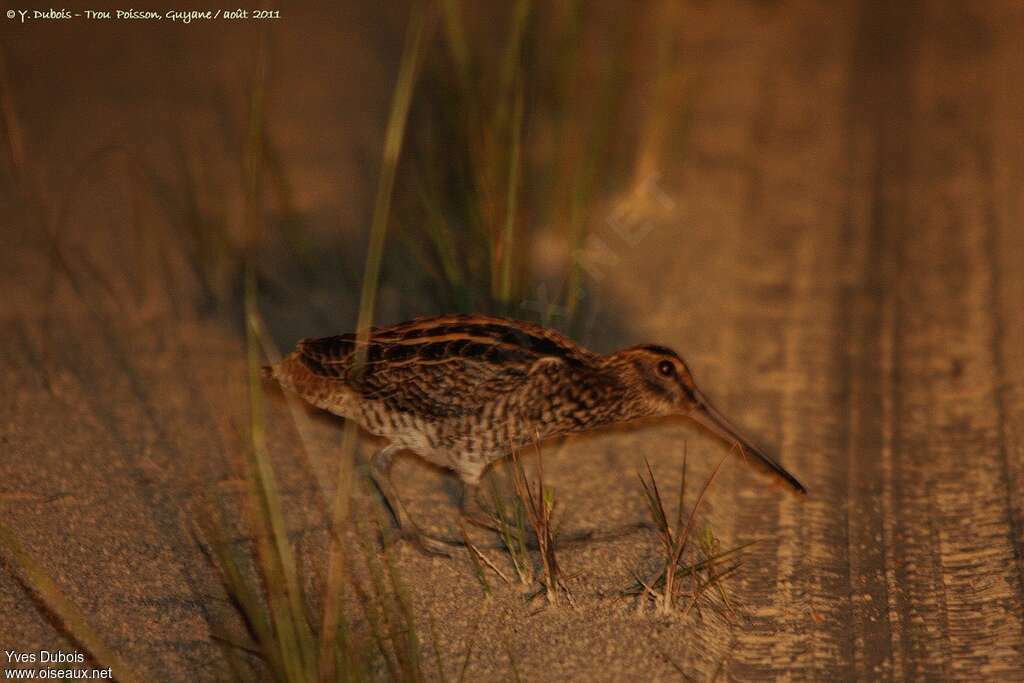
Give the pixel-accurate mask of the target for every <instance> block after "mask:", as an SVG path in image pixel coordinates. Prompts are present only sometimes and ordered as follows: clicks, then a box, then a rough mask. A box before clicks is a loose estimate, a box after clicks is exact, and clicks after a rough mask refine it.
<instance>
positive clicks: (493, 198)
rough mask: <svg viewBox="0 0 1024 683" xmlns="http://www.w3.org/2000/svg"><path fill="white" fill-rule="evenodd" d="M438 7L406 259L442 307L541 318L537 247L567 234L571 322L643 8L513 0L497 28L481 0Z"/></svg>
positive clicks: (407, 203)
mask: <svg viewBox="0 0 1024 683" xmlns="http://www.w3.org/2000/svg"><path fill="white" fill-rule="evenodd" d="M440 4H441V8H442V15H443V22H442V24H443V40H444V45H443V46H441V47H442V48H443V50H435V51H433V52H431V53H429V54H428V55H427V56H426V59H425V67H424V68H425V73H424V80H425V82H426V85H427V87H425V88H424V89H423V90H421V91H420V93H419V95H418V96H417V98H416V100H415V101H414V103H413V117H414V118H415V120H416V121H417V123H418V125H417V126H415V128H414V129H413V134H412V137H411V140H410V146H411V154H410V156H409V158H408V159H407V160H406V162H405V163H403V169H402V175H401V177H400V185H399V189H400V196H401V201H400V206H399V213H398V216H399V220H400V221H401V223H402V226H403V230H402V234H403V238H404V239H403V242H402V247H403V249H404V253H405V258H407V259H409V260H410V261H412V262H413V263H414V264H415V265H416V266H417V269H418V270H419V271H420V272H421V273H422V275H421V276H422V277H423V279H424V280H426V281H430V282H431V284H432V285H434V291H435V292H436V304H437V306H438V307H439V308H442V309H452V308H454V309H457V310H464V311H470V312H491V313H499V314H506V315H514V316H516V317H523V318H531V317H537V316H538V312H537V311H536V310H535V308H534V307H535V305H536V303H537V302H535V301H533V300H534V299H537V288H538V286H539V285H540V284H541V282H542V278H544V277H550V275H551V274H550V273H544V272H541V271H540V270H538V268H537V267H536V265H535V263H534V258H533V257H534V255H535V254H534V248H533V244H534V243H535V242H536V239H537V238H538V237H539V236H540V235H542V234H545V233H550V234H555V235H560V236H561V239H562V240H563V245H564V252H565V254H566V259H567V260H566V262H565V263H564V264H563V265H562V267H561V278H562V279H561V283H560V284H558V285H556V290H557V291H556V292H555V296H554V301H553V304H554V306H555V307H557V308H559V309H561V310H562V312H563V316H562V319H561V320H560V321H559V323H560V324H562V325H564V326H565V327H567V328H569V327H572V323H573V321H574V320H576V319H577V318H578V314H579V311H580V308H579V305H580V302H581V300H582V299H583V288H584V284H585V283H584V277H583V271H582V267H581V264H580V260H579V259H580V254H581V253H582V249H583V243H584V241H585V239H586V236H587V226H588V224H589V223H590V222H591V219H592V211H593V208H594V206H595V205H596V203H597V202H596V198H597V196H598V193H599V191H600V190H601V189H603V188H607V187H609V186H610V185H611V184H612V183H613V181H614V176H615V175H616V174H615V171H616V168H615V163H616V159H615V149H614V147H615V145H614V144H613V143H614V141H615V136H614V131H615V130H616V127H617V126H618V124H619V121H620V118H621V113H622V110H623V109H624V105H625V101H626V99H627V95H626V93H625V92H624V88H623V85H624V64H625V60H626V55H625V54H623V51H622V48H623V47H625V46H626V45H627V42H628V41H627V36H628V29H627V27H628V26H629V24H630V23H631V18H632V14H633V13H630V16H621V17H619V19H621V22H610V23H609V22H601V21H600V18H599V17H598V16H597V15H598V13H597V12H585V11H584V4H583V3H582V2H579V1H577V0H571V1H569V2H565V3H535V2H531V1H530V0H517V1H516V2H514V3H510V4H509V5H508V6H507V7H505V8H504V9H503V11H504V12H506V16H505V20H504V21H503V22H499V23H498V24H497V26H498V28H497V29H496V30H494V26H495V24H494V23H493V22H492V24H491V25H490V26H486V27H485V26H483V25H482V24H483V21H484V20H483V18H482V17H481V16H480V12H479V11H474V10H478V9H479V8H478V7H477V6H475V5H473V4H472V3H463V2H461V0H442V2H441V3H440ZM470 24H471V25H472V28H469V27H468V25H470ZM584 28H586V29H589V32H590V33H594V32H597V33H599V34H600V36H601V38H602V40H601V41H600V42H601V43H602V48H597V47H595V45H593V44H590V43H588V42H587V41H586V40H585V37H586V35H587V32H586V31H584ZM495 33H497V34H498V35H497V38H498V41H497V45H495V44H494V38H495V35H494V34H495ZM595 64H596V68H595ZM584 84H585V85H584ZM524 304H525V305H524Z"/></svg>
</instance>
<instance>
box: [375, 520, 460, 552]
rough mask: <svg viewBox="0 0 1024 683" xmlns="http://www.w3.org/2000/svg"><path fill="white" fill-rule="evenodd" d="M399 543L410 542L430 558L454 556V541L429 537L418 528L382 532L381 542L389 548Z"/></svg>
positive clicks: (393, 529) (392, 529)
mask: <svg viewBox="0 0 1024 683" xmlns="http://www.w3.org/2000/svg"><path fill="white" fill-rule="evenodd" d="M398 541H408V542H409V543H411V544H412V545H413V547H414V548H416V549H417V550H419V551H420V552H421V553H423V554H424V555H427V556H430V557H448V558H450V557H451V556H452V545H454V543H453V542H452V541H447V540H442V539H438V538H434V537H432V536H428V535H427V534H425V533H424V532H423V530H422V529H420V528H418V527H411V528H410V527H402V528H397V529H396V528H391V529H387V530H385V531H382V532H381V542H382V543H383V544H384V547H385V548H389V547H391V546H392V545H394V544H395V543H397V542H398Z"/></svg>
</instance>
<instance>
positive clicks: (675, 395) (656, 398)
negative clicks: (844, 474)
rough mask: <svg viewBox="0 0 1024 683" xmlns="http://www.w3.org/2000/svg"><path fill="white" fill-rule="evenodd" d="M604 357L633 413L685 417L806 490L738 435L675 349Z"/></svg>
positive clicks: (650, 348) (628, 351)
mask: <svg viewBox="0 0 1024 683" xmlns="http://www.w3.org/2000/svg"><path fill="white" fill-rule="evenodd" d="M607 358H608V363H609V364H610V365H611V366H612V367H614V368H615V369H616V373H617V374H618V375H619V378H620V379H621V380H622V381H623V383H624V384H625V385H626V386H627V387H628V391H629V393H630V394H631V399H632V400H631V401H628V403H629V404H631V410H632V411H635V413H636V414H635V416H636V417H641V416H669V415H683V416H686V417H689V418H690V419H692V420H694V421H695V422H697V423H698V424H700V425H701V426H703V427H704V428H705V429H707V430H708V431H710V432H711V433H712V434H714V435H716V436H718V437H719V438H721V439H722V440H724V441H725V442H727V443H728V444H730V445H736V446H738V447H739V448H740V449H741V451H742V452H743V453H744V454H745V455H750V456H753V457H754V460H755V461H759V462H760V463H761V464H762V465H764V466H766V467H767V468H768V469H769V470H771V471H773V472H775V473H776V474H778V475H779V476H781V477H782V478H783V479H784V480H786V481H787V482H788V483H789V484H790V486H792V487H793V488H794V489H796V490H797V491H800V492H802V493H806V490H805V489H804V487H803V485H802V484H801V483H800V482H799V481H797V480H796V478H795V477H793V475H791V474H790V473H789V472H787V471H786V470H785V469H784V468H783V467H782V466H781V465H779V464H778V463H777V462H775V461H774V460H772V459H771V458H770V457H768V455H767V454H766V453H765V452H764V451H762V450H761V449H760V448H758V447H757V446H755V445H754V444H752V443H751V442H750V441H748V440H747V439H746V438H745V437H744V436H742V435H741V434H740V432H739V431H738V430H737V429H736V428H735V427H734V426H733V425H732V423H730V422H729V421H728V420H727V419H726V418H725V416H724V415H722V414H721V413H720V412H718V410H716V409H715V407H714V406H712V405H711V402H710V401H708V399H707V398H706V397H705V396H704V394H703V393H701V391H700V389H698V388H697V385H696V384H695V383H694V381H693V375H692V374H690V369H689V368H688V367H686V363H685V362H683V359H682V358H680V356H679V354H678V353H676V352H675V351H673V350H672V349H669V348H666V347H664V346H657V345H654V344H645V345H642V346H634V347H631V348H628V349H623V350H621V351H617V352H615V353H613V354H611V355H609V356H608V357H607Z"/></svg>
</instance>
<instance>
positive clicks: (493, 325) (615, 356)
mask: <svg viewBox="0 0 1024 683" xmlns="http://www.w3.org/2000/svg"><path fill="white" fill-rule="evenodd" d="M357 343H358V342H357V339H356V335H354V334H343V335H340V336H336V337H324V338H322V339H304V340H302V341H300V342H299V344H298V349H297V350H296V351H294V352H292V353H291V354H289V355H288V356H287V357H286V358H284V359H283V360H282V361H281V362H280V363H278V364H276V365H274V366H273V367H272V368H269V369H268V374H270V375H272V376H273V377H274V378H276V379H277V380H278V381H279V382H280V383H281V385H282V386H283V387H285V388H286V389H289V390H291V391H294V392H295V393H297V394H298V395H299V396H301V397H302V398H303V399H305V400H306V401H308V402H309V403H312V404H313V405H315V406H317V407H320V408H323V409H325V410H328V411H330V412H332V413H335V414H337V415H341V416H343V417H346V418H349V419H352V420H355V421H356V422H357V423H359V425H360V426H362V427H363V428H364V429H366V430H367V431H368V432H371V433H373V434H376V435H378V436H381V437H384V438H385V439H387V440H388V445H387V446H386V447H384V448H383V449H382V450H381V451H380V452H378V453H377V454H376V455H374V456H373V458H372V460H371V463H370V464H371V473H372V476H373V479H374V482H375V483H376V484H377V486H378V488H380V491H381V493H382V494H383V495H384V498H385V499H386V500H387V503H388V505H389V506H390V508H391V511H392V512H393V514H394V516H395V519H396V520H397V522H398V525H399V528H400V530H401V531H402V533H403V535H407V536H409V537H411V538H414V539H415V540H416V541H417V542H418V543H419V544H420V546H421V547H423V548H424V549H426V550H428V551H434V552H439V551H441V546H440V544H439V543H438V542H436V541H434V540H433V539H427V538H425V537H424V536H423V535H422V534H421V533H420V532H419V529H418V528H417V527H416V525H415V524H414V523H413V521H412V519H411V518H410V517H409V514H408V512H406V510H405V507H404V506H403V504H402V502H401V500H400V499H399V497H398V495H397V493H396V492H395V489H394V486H393V485H392V483H391V477H390V468H391V461H392V458H393V457H394V455H395V454H396V453H397V452H399V451H401V450H403V449H408V450H411V451H413V452H415V453H417V454H419V455H420V456H421V457H423V458H425V459H427V460H429V461H430V462H433V463H436V464H438V465H443V466H445V467H449V468H451V469H453V470H455V471H456V472H457V473H458V475H459V477H460V478H461V479H462V481H463V483H464V484H465V492H464V497H463V506H464V508H465V507H466V506H470V505H473V504H475V503H476V492H477V485H478V483H479V481H480V477H481V476H482V475H483V473H484V471H485V470H486V469H487V466H488V465H490V464H491V463H492V462H494V461H495V460H498V459H499V458H501V457H503V456H505V455H506V454H508V453H509V452H510V449H512V448H520V447H522V446H525V445H527V444H529V443H530V442H532V441H534V440H535V439H536V438H537V437H538V436H539V437H540V438H541V439H544V438H547V437H551V436H555V435H558V434H568V433H572V432H583V431H587V430H590V429H594V428H596V427H600V426H603V425H608V424H612V423H616V422H625V421H629V420H634V419H637V418H642V417H651V416H663V415H684V416H687V417H689V418H691V419H693V420H695V421H697V422H698V423H700V424H701V425H703V426H704V427H706V428H707V429H708V430H709V431H711V432H712V433H714V434H716V435H717V436H719V437H721V438H722V439H724V440H725V441H727V442H729V443H731V444H736V445H738V446H739V447H740V448H741V449H742V450H743V451H744V452H745V453H747V454H749V455H751V456H753V458H754V460H755V461H757V462H759V463H761V464H763V465H764V466H765V467H767V468H768V469H769V470H771V471H772V472H774V473H776V474H777V475H779V476H780V477H782V479H784V480H785V481H786V482H787V483H788V484H789V485H790V486H791V487H793V488H794V489H795V490H796V491H799V492H800V493H806V489H804V487H803V485H802V484H801V483H800V482H799V481H797V480H796V478H795V477H794V476H793V475H791V474H790V473H789V472H787V471H786V470H785V469H783V467H782V466H781V465H779V463H777V462H775V461H774V460H772V459H771V458H770V457H768V456H767V455H766V454H765V453H764V452H763V451H761V450H760V449H759V448H757V447H756V446H754V445H753V444H751V443H750V441H748V440H747V439H745V438H744V437H743V436H741V435H740V434H739V432H738V431H737V430H736V429H735V428H734V427H733V426H732V425H731V424H730V423H729V422H728V420H726V419H725V418H724V417H723V416H722V415H721V414H720V413H719V412H718V411H717V410H715V408H713V407H712V405H711V404H710V403H709V402H708V400H707V398H705V397H704V395H703V394H702V393H701V392H700V391H699V390H698V389H697V387H696V386H695V385H694V381H693V377H692V376H691V375H690V371H689V369H688V368H687V367H686V364H685V363H684V362H683V359H682V358H680V357H679V355H678V354H677V353H675V352H674V351H672V350H671V349H667V348H665V347H663V346H655V345H651V344H647V345H641V346H634V347H630V348H627V349H623V350H621V351H616V352H614V353H610V354H607V355H601V354H597V353H593V352H591V351H588V350H587V349H585V348H582V347H581V346H579V345H577V344H575V343H574V342H573V341H571V340H570V339H567V338H566V337H564V336H563V335H561V334H559V333H557V332H555V331H553V330H549V329H546V328H543V327H540V326H538V325H533V324H530V323H525V322H519V321H514V320H505V319H502V318H495V317H488V316H481V315H443V316H438V317H433V318H418V319H416V320H412V321H410V322H405V323H400V324H398V325H392V326H390V327H380V328H373V330H372V331H371V334H370V337H369V341H368V342H367V348H366V349H365V365H364V366H363V367H362V368H357V367H356V364H355V361H356V353H355V351H356V345H357Z"/></svg>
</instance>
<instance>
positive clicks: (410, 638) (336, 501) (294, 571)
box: [204, 9, 425, 681]
mask: <svg viewBox="0 0 1024 683" xmlns="http://www.w3.org/2000/svg"><path fill="white" fill-rule="evenodd" d="M424 32H425V24H424V17H423V14H422V13H421V11H420V10H419V9H414V12H413V15H412V17H411V19H410V22H409V30H408V33H407V37H406V43H405V49H404V52H403V58H402V63H401V67H400V71H399V76H398V80H397V83H396V86H395V90H394V95H393V100H392V106H391V115H390V118H389V121H388V126H387V129H386V135H385V140H384V146H383V154H382V163H381V176H380V180H379V184H378V190H377V197H376V201H375V205H374V214H373V222H372V225H371V230H370V242H369V250H368V253H367V257H366V267H365V273H364V278H363V290H362V296H361V298H360V309H359V322H358V327H357V329H358V334H359V335H361V336H362V337H363V338H365V337H366V335H368V333H369V328H370V324H371V322H372V318H373V309H374V305H375V300H376V292H377V286H378V279H379V273H380V263H381V258H382V254H383V249H384V243H385V235H386V228H387V224H388V220H389V213H390V204H391V196H392V190H393V185H394V178H395V169H396V166H397V163H398V159H399V156H400V154H401V148H402V141H403V138H404V130H405V124H406V120H407V117H408V110H409V102H410V99H411V94H412V90H413V86H414V83H415V75H416V69H417V64H418V61H419V56H420V51H421V45H422V42H423V39H424ZM263 52H264V51H263V49H262V48H261V50H260V53H261V59H260V61H259V62H258V68H257V74H258V76H259V75H261V74H262V68H261V67H260V65H261V64H262V63H263V62H262V54H263ZM262 105H263V93H262V82H261V80H260V78H259V77H258V78H257V80H256V83H255V86H254V88H253V94H252V97H251V101H250V119H249V135H248V138H247V140H248V143H247V149H246V168H247V181H248V182H247V186H246V235H247V238H248V244H249V248H250V259H249V262H248V263H247V266H246V277H245V310H246V340H247V349H248V375H249V397H250V406H249V408H250V410H249V413H250V442H251V443H250V448H249V449H248V458H247V464H248V467H247V469H248V472H249V480H250V482H251V489H252V490H251V506H250V507H251V508H252V511H251V515H250V518H251V523H252V525H253V527H254V528H253V533H254V540H255V548H256V551H257V552H256V557H255V565H256V566H257V567H258V569H259V573H260V575H261V581H260V582H259V583H257V584H254V583H253V581H252V577H251V576H247V575H246V574H245V572H243V570H242V566H241V564H240V563H239V562H238V561H237V559H236V558H234V557H233V555H232V554H231V553H230V552H229V551H228V549H227V548H226V547H225V541H224V534H223V533H222V532H221V531H219V530H218V529H217V527H216V525H215V524H208V525H207V526H206V528H205V529H204V531H205V533H206V535H207V538H208V540H212V543H210V545H211V547H212V549H213V555H214V557H215V559H216V562H217V564H218V566H219V568H220V570H221V574H222V578H223V582H224V586H225V589H226V590H227V592H228V594H229V596H230V597H231V598H232V600H233V602H234V604H236V605H237V606H238V607H239V610H240V612H241V615H242V617H243V621H244V623H245V624H246V627H247V630H248V634H249V642H247V643H243V644H242V645H241V646H239V645H238V644H230V645H228V648H229V651H228V652H227V655H228V659H229V661H233V657H232V653H231V652H230V648H232V647H241V649H242V650H244V651H246V652H252V653H256V654H257V655H258V656H259V658H260V659H261V660H262V661H263V663H264V665H265V666H266V667H267V668H268V669H269V670H270V672H271V674H272V675H273V676H274V677H275V678H277V679H279V680H286V681H314V680H324V681H329V680H362V679H364V678H366V677H367V675H369V673H370V672H371V671H372V669H373V660H372V658H371V656H370V653H369V652H368V651H367V650H366V649H365V648H362V647H359V646H358V645H357V644H355V641H354V640H353V637H352V632H351V629H350V625H349V622H348V619H347V618H346V616H345V611H344V604H343V599H344V596H345V594H346V590H345V589H346V586H347V585H348V584H349V583H350V581H351V575H350V572H349V569H350V566H351V558H350V557H349V553H347V552H346V536H347V534H348V533H349V532H348V531H347V530H348V523H347V519H348V511H349V506H350V502H351V493H352V491H351V487H352V464H351V463H352V458H353V455H354V446H355V430H354V426H353V424H352V423H347V424H346V427H345V429H344V431H343V437H342V448H341V454H340V465H339V470H338V475H337V483H336V488H335V493H334V498H333V501H332V506H331V510H330V513H329V514H330V523H331V524H330V530H331V533H330V538H329V553H328V566H327V573H326V582H325V583H326V585H325V588H324V591H325V592H324V596H323V606H322V612H321V614H320V615H319V617H317V616H316V615H314V614H313V613H312V611H311V610H310V608H309V603H308V600H307V599H306V596H305V595H303V592H302V590H301V582H300V580H299V576H300V568H299V566H298V564H297V562H296V558H295V554H294V551H293V549H292V547H291V544H290V541H289V539H288V536H287V532H286V527H285V519H284V514H283V504H282V501H281V496H280V492H279V491H278V488H277V484H276V481H275V477H274V470H273V467H272V466H271V464H270V460H269V456H268V454H267V452H266V446H265V438H264V425H263V408H262V388H261V384H260V377H261V374H260V365H261V356H260V347H261V345H263V344H265V343H266V342H265V341H264V340H261V339H260V332H261V326H260V323H259V315H258V311H257V303H256V302H257V296H258V293H257V289H256V278H255V270H254V268H253V266H252V262H251V255H252V252H253V251H254V249H255V246H256V245H257V244H259V239H260V232H261V231H260V227H261V226H260V224H259V215H260V210H259V207H260V204H261V202H260V190H261V185H260V179H261V177H262V173H263V169H262V163H263V160H262V155H263V147H262V144H263V136H262V134H261V131H262V130H263V122H262ZM364 360H365V359H358V360H357V367H358V364H359V363H361V362H362V361H364ZM364 557H365V559H366V565H367V569H368V572H369V576H370V590H368V591H367V590H364V589H362V588H360V587H359V585H358V584H357V583H352V585H354V586H356V590H357V593H358V597H359V598H360V603H361V604H362V606H363V613H364V615H365V617H366V620H367V623H368V625H369V628H370V632H371V635H372V640H373V641H374V642H375V643H376V646H377V650H378V652H379V655H380V658H381V659H382V661H383V663H384V666H385V669H386V670H387V672H388V677H389V678H391V679H392V680H403V681H406V680H409V681H419V680H423V677H424V674H423V669H422V663H421V660H420V640H419V636H418V631H417V627H416V623H415V619H414V617H413V612H412V610H411V608H410V605H409V602H408V597H407V596H406V594H405V591H404V589H403V587H402V584H401V581H400V578H399V576H398V572H397V569H396V568H395V567H394V566H393V565H392V564H391V563H390V560H388V561H387V563H386V572H382V570H381V567H380V565H379V563H378V561H377V560H376V558H375V555H374V552H373V551H372V550H370V549H369V548H365V547H364ZM316 627H319V628H318V629H317V628H316ZM317 630H318V631H319V633H317ZM398 634H401V636H399V635H398ZM225 640H227V639H225ZM237 671H238V670H237V669H236V675H237Z"/></svg>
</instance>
